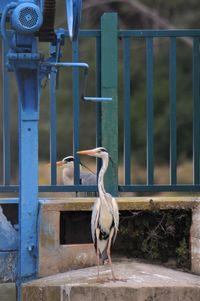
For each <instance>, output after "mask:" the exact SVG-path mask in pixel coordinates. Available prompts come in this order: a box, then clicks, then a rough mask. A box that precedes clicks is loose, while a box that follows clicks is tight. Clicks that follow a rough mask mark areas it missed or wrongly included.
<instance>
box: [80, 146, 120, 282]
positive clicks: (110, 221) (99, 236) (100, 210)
mask: <svg viewBox="0 0 200 301" xmlns="http://www.w3.org/2000/svg"><path fill="white" fill-rule="evenodd" d="M77 153H78V154H80V155H89V156H93V157H97V158H101V159H102V167H101V169H100V171H99V176H98V191H99V198H98V199H97V200H96V202H95V204H94V207H93V210H92V218H91V232H92V239H93V242H94V246H95V249H96V254H97V264H98V279H99V259H100V257H103V256H104V254H105V252H106V253H107V257H108V261H109V264H110V268H111V273H112V277H113V279H114V280H116V278H115V275H114V271H113V266H112V259H111V245H112V244H113V243H114V241H115V238H116V235H117V231H118V226H119V209H118V205H117V202H116V200H115V198H114V197H112V195H110V194H109V193H107V192H106V191H105V188H104V174H105V172H106V170H107V167H108V163H109V154H108V151H107V150H106V149H105V148H104V147H97V148H94V149H91V150H84V151H79V152H77Z"/></svg>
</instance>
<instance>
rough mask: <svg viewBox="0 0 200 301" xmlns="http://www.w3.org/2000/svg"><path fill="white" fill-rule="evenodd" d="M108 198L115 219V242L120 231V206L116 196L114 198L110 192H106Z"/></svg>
mask: <svg viewBox="0 0 200 301" xmlns="http://www.w3.org/2000/svg"><path fill="white" fill-rule="evenodd" d="M106 198H107V199H108V200H109V203H110V204H111V208H112V209H111V210H112V215H113V220H114V230H115V231H114V235H113V240H112V241H113V243H114V241H115V239H116V236H117V231H118V227H119V208H118V205H117V202H116V200H115V198H113V196H112V195H111V194H109V193H106Z"/></svg>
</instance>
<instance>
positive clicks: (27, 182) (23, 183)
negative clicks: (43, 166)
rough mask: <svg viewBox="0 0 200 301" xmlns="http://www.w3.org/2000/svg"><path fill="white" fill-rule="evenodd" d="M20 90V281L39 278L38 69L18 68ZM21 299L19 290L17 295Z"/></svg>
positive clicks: (16, 70)
mask: <svg viewBox="0 0 200 301" xmlns="http://www.w3.org/2000/svg"><path fill="white" fill-rule="evenodd" d="M15 75H16V78H17V83H18V89H19V172H20V202H19V225H20V227H19V229H20V232H19V238H20V239H19V260H18V284H19V286H20V284H21V283H22V282H24V281H27V280H29V279H32V278H34V277H36V273H37V256H38V254H37V253H38V247H37V212H38V100H39V84H38V78H39V77H38V70H37V69H34V68H33V69H22V68H18V69H15ZM18 297H19V300H20V289H19V294H18Z"/></svg>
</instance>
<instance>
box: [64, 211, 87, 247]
mask: <svg viewBox="0 0 200 301" xmlns="http://www.w3.org/2000/svg"><path fill="white" fill-rule="evenodd" d="M90 223H91V211H62V212H61V213H60V244H61V245H66V244H70V245H71V244H89V243H92V237H91V227H90Z"/></svg>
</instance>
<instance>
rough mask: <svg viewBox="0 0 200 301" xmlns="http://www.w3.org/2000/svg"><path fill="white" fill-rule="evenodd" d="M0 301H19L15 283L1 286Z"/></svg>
mask: <svg viewBox="0 0 200 301" xmlns="http://www.w3.org/2000/svg"><path fill="white" fill-rule="evenodd" d="M0 300H1V301H17V298H16V286H15V283H2V284H0Z"/></svg>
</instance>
